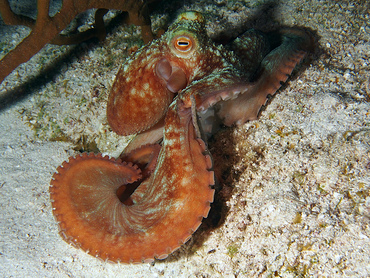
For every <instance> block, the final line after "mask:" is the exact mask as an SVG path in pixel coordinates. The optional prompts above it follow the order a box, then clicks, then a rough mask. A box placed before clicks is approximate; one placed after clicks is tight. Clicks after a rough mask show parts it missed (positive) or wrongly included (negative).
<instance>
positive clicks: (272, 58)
mask: <svg viewBox="0 0 370 278" xmlns="http://www.w3.org/2000/svg"><path fill="white" fill-rule="evenodd" d="M310 46H311V38H310V37H309V36H308V35H307V34H305V33H304V32H303V31H302V32H299V31H297V30H286V31H284V32H283V35H282V43H281V45H280V46H278V47H277V48H275V49H274V50H272V51H271V52H270V53H269V54H267V55H266V57H265V58H264V59H263V60H262V63H261V70H260V73H259V74H258V76H259V77H258V79H257V80H256V81H255V82H254V85H253V86H251V87H250V88H249V89H248V90H246V91H245V93H242V94H240V95H239V96H238V97H237V98H236V99H231V100H227V101H225V102H224V103H222V104H221V109H220V111H219V116H220V117H221V118H223V119H224V123H225V125H228V126H230V125H232V124H234V123H236V124H238V125H240V124H243V123H245V122H246V121H248V120H255V119H256V118H257V115H258V112H259V110H260V108H261V106H262V105H264V104H265V103H266V98H267V96H268V95H273V94H275V92H276V91H277V90H278V89H279V88H280V86H281V84H282V83H283V82H285V81H286V80H287V79H288V76H289V75H290V74H291V72H292V71H293V69H294V68H295V66H296V65H297V64H298V63H300V62H301V61H302V59H303V58H304V57H305V55H306V53H307V50H308V49H309V48H310Z"/></svg>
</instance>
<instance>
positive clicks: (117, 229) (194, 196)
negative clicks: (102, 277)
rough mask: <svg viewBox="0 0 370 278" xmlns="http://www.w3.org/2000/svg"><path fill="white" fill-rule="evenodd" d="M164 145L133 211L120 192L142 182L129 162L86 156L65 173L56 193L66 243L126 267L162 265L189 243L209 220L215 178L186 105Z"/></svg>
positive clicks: (172, 120) (173, 114) (170, 119)
mask: <svg viewBox="0 0 370 278" xmlns="http://www.w3.org/2000/svg"><path fill="white" fill-rule="evenodd" d="M163 142H164V143H163V146H162V149H161V151H160V154H159V157H158V160H157V167H156V169H155V170H154V172H153V173H152V174H151V175H150V177H149V178H148V179H146V180H144V181H143V182H142V183H141V184H140V186H139V187H138V189H137V190H136V191H135V192H134V194H132V195H131V200H132V203H131V204H129V205H125V204H123V203H122V202H121V201H120V200H119V198H118V196H117V190H118V189H120V188H121V187H122V186H125V185H127V184H128V183H132V182H135V181H137V180H140V179H141V176H140V169H138V168H137V167H135V166H133V165H132V164H131V163H129V164H127V163H125V162H121V161H118V160H114V159H108V158H107V157H101V156H100V155H82V156H79V157H77V158H74V159H71V160H70V161H69V162H68V163H67V162H65V163H64V164H63V165H62V166H61V167H59V168H58V172H57V173H56V174H54V176H53V180H52V182H51V185H52V187H51V188H50V193H51V199H52V200H53V212H54V215H55V217H56V219H57V221H58V222H59V225H60V230H61V235H62V236H63V237H64V238H65V240H67V241H68V242H70V243H72V244H73V245H75V246H77V247H80V248H82V249H83V250H85V251H88V252H89V253H90V254H91V255H94V256H97V257H100V258H102V259H104V260H109V261H119V262H125V263H137V262H150V261H152V260H154V258H158V259H163V258H165V257H167V255H168V254H169V253H171V252H173V251H174V250H176V249H177V248H179V247H180V246H181V245H182V244H183V243H184V242H186V241H187V240H188V239H189V238H190V236H191V235H192V233H193V232H194V231H195V230H196V229H197V228H198V226H199V225H200V224H201V221H202V219H203V217H207V215H208V212H209V209H210V203H211V202H212V201H213V195H214V190H213V189H212V188H211V187H210V186H211V185H213V184H214V176H213V171H212V170H211V168H212V162H211V158H210V156H209V155H208V154H207V153H206V147H205V144H204V142H203V141H202V140H201V139H199V138H196V135H195V132H194V126H193V121H192V118H191V110H190V109H189V108H183V105H182V104H181V101H180V100H178V101H174V102H173V104H172V105H171V106H170V108H169V111H168V113H167V117H166V124H165V131H164V141H163ZM136 159H137V160H140V159H139V158H136ZM141 188H143V189H141Z"/></svg>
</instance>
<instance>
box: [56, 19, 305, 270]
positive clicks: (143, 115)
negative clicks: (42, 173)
mask: <svg viewBox="0 0 370 278" xmlns="http://www.w3.org/2000/svg"><path fill="white" fill-rule="evenodd" d="M279 35H280V44H279V45H278V46H277V47H275V48H272V50H271V47H270V46H269V39H268V37H267V36H266V35H265V34H263V33H261V32H258V31H255V30H250V31H247V32H246V33H244V34H243V35H241V36H239V37H238V38H237V39H235V40H234V41H232V42H231V43H229V44H227V45H215V43H213V42H212V41H211V40H210V39H209V38H208V36H207V35H206V30H205V21H204V19H203V17H202V15H201V14H200V13H197V12H186V13H182V14H180V15H179V17H178V18H177V19H176V21H175V22H174V23H173V24H172V25H171V26H170V27H169V29H168V31H167V32H166V33H165V34H164V35H163V36H162V37H161V38H160V39H157V40H155V41H153V42H151V43H150V44H149V45H146V46H144V47H143V48H142V49H141V50H139V51H138V52H136V53H135V54H134V55H133V57H132V58H131V59H129V60H128V61H127V62H126V63H125V64H124V65H123V66H122V68H121V69H120V71H119V72H118V74H117V77H116V80H115V82H114V84H113V87H112V91H111V94H110V97H109V101H108V108H107V118H108V122H109V124H110V126H111V127H112V129H113V130H114V131H115V132H116V133H118V134H121V135H128V134H133V133H138V135H137V136H136V137H135V138H134V139H133V140H132V141H131V142H130V144H129V145H128V146H127V147H126V149H125V150H124V152H123V153H122V154H121V156H120V158H118V159H114V158H108V157H102V156H101V155H100V154H97V155H95V154H82V155H80V156H77V157H76V158H70V160H69V162H64V163H63V164H62V165H61V166H60V167H59V168H58V169H57V172H56V173H55V174H54V176H53V179H52V181H51V187H50V196H51V200H52V207H53V213H54V215H55V217H56V220H57V222H58V223H59V227H60V234H61V235H62V237H63V238H64V239H65V240H66V241H67V242H69V243H72V244H73V245H74V246H76V247H79V248H82V249H83V250H85V251H87V252H89V254H91V255H93V256H96V257H100V258H102V259H104V260H109V261H114V262H124V263H139V262H151V261H153V260H154V259H155V258H157V259H164V258H166V257H167V256H168V254H170V253H171V252H173V251H175V250H176V249H178V248H179V247H180V246H181V245H182V244H184V243H185V242H186V241H187V240H188V239H189V238H190V237H191V235H192V234H193V233H194V231H196V230H197V229H198V227H199V225H200V224H201V222H202V219H203V218H205V217H207V216H208V212H209V210H210V204H211V203H212V202H213V197H214V189H213V185H214V182H215V181H214V173H213V170H212V159H211V156H210V154H209V153H208V150H207V146H206V144H205V138H203V139H202V135H203V137H204V134H207V133H209V132H211V129H212V128H211V129H210V128H209V126H210V125H212V123H213V122H215V120H214V119H219V120H221V121H222V122H223V123H224V124H225V125H232V124H238V125H240V124H243V123H244V122H246V121H248V120H252V119H255V118H256V117H257V114H258V111H259V110H260V108H261V106H262V105H263V104H264V103H265V102H266V97H267V95H269V94H274V93H275V92H276V90H277V89H278V88H279V87H280V85H281V82H284V81H286V79H287V78H288V75H289V74H290V73H291V72H292V70H293V69H294V67H295V66H296V65H297V63H299V62H300V61H301V60H302V59H303V58H304V56H305V55H306V52H307V50H308V47H309V45H311V37H310V36H309V35H307V34H306V33H305V32H303V31H300V30H298V29H284V30H282V31H281V32H280V33H279ZM211 127H212V126H211ZM158 142H161V143H160V144H159V143H158Z"/></svg>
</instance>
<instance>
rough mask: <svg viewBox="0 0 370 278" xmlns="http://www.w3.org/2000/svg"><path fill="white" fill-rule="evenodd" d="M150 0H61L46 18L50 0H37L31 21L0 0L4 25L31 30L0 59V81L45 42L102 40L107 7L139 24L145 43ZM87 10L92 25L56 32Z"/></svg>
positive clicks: (146, 40)
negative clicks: (91, 11)
mask: <svg viewBox="0 0 370 278" xmlns="http://www.w3.org/2000/svg"><path fill="white" fill-rule="evenodd" d="M154 1H155V0H147V1H146V0H139V1H138V0H124V1H116V0H64V1H63V6H62V8H61V10H60V11H59V12H58V13H57V14H56V15H54V16H53V17H50V15H49V9H50V0H37V18H36V20H33V19H31V18H29V17H26V16H22V15H17V14H15V13H13V11H12V10H11V8H10V5H9V2H8V0H0V13H1V16H2V18H3V20H4V22H5V23H6V24H8V25H24V26H27V27H30V28H31V29H32V31H31V33H30V34H29V35H28V36H27V37H26V38H25V39H24V40H23V41H22V42H21V43H19V44H18V45H17V46H16V48H15V49H13V50H11V51H10V52H9V53H8V54H7V55H5V56H4V58H3V59H2V60H1V61H0V69H1V70H0V83H1V82H2V81H3V80H4V78H5V77H6V76H8V75H9V74H10V73H11V72H12V71H13V70H14V69H15V68H16V67H17V66H19V65H20V64H22V63H25V62H27V61H28V60H29V59H31V57H32V56H33V55H35V54H36V53H37V52H39V51H40V50H41V49H42V48H43V47H44V46H45V45H46V44H47V43H52V44H59V45H60V44H75V43H79V42H81V41H84V40H86V39H89V38H92V37H97V38H98V39H99V40H103V39H104V38H105V35H106V31H105V26H104V21H103V16H104V15H105V14H106V13H107V11H108V10H110V9H115V10H121V11H127V12H128V14H129V22H130V23H133V24H136V25H139V26H141V28H142V36H143V39H144V42H146V43H147V42H149V41H150V40H152V39H153V34H152V32H151V28H150V18H149V10H148V3H149V2H154ZM89 9H97V10H96V12H95V24H94V25H95V26H94V28H92V29H89V30H87V31H85V32H81V33H78V34H76V35H72V36H63V35H61V34H60V32H61V31H62V30H63V29H65V28H66V27H67V26H68V24H69V23H70V22H71V21H72V19H73V18H75V17H76V16H77V15H78V14H79V13H81V12H84V11H86V10H89Z"/></svg>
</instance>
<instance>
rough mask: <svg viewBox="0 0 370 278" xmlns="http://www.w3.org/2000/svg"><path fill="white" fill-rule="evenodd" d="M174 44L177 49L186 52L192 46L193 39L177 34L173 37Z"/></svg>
mask: <svg viewBox="0 0 370 278" xmlns="http://www.w3.org/2000/svg"><path fill="white" fill-rule="evenodd" d="M174 46H175V48H176V49H177V50H178V51H181V52H188V51H189V50H191V49H192V47H193V40H192V39H191V38H189V37H185V36H179V37H177V38H175V40H174Z"/></svg>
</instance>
